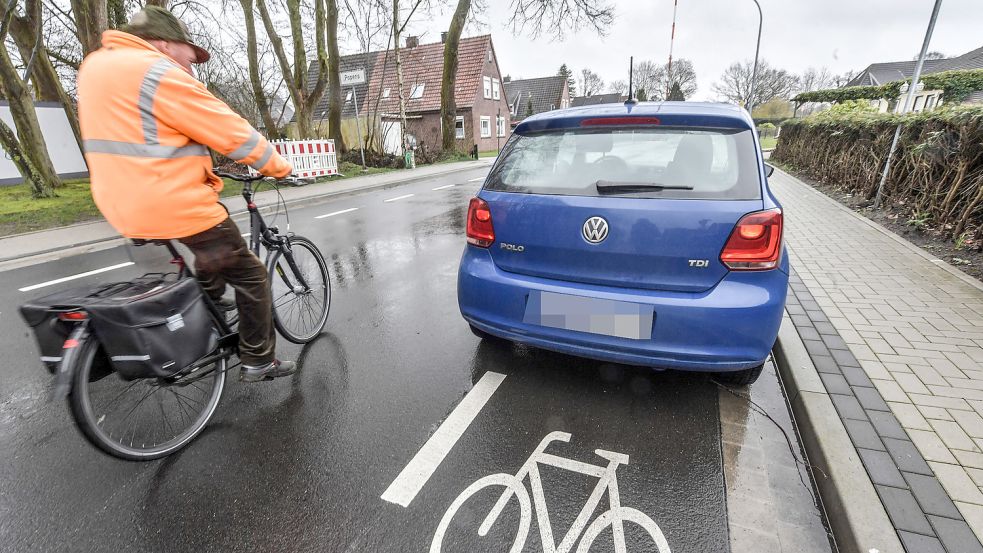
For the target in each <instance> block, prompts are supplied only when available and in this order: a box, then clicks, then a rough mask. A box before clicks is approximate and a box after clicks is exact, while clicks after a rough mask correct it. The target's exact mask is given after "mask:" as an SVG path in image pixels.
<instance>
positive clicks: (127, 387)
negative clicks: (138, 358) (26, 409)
mask: <svg viewBox="0 0 983 553" xmlns="http://www.w3.org/2000/svg"><path fill="white" fill-rule="evenodd" d="M77 347H78V348H79V351H78V354H77V357H76V359H77V362H76V363H75V366H74V367H69V370H71V371H73V374H74V377H73V386H72V393H71V395H70V396H69V405H70V407H71V412H72V417H73V418H74V419H75V423H76V425H77V426H78V427H79V430H81V431H82V435H83V436H85V438H86V439H87V440H88V441H89V442H90V443H92V445H94V446H96V447H98V448H99V449H101V450H102V451H104V452H106V453H108V454H109V455H112V456H113V457H118V458H120V459H126V460H129V461H149V460H152V459H159V458H161V457H165V456H167V455H170V454H171V453H174V452H175V451H177V450H179V449H181V448H182V447H184V446H186V445H188V443H190V442H191V440H193V439H194V438H195V437H196V436H198V434H200V433H201V431H202V430H204V428H205V425H207V424H208V421H209V420H210V419H211V418H212V415H214V414H215V410H216V408H217V407H218V403H219V400H220V399H221V398H222V390H223V389H224V388H225V369H226V362H227V361H226V359H225V358H222V359H220V360H218V361H215V362H214V363H211V364H208V365H204V366H202V367H200V368H198V369H197V370H195V371H193V372H190V373H188V374H186V375H184V376H181V377H180V378H177V379H174V380H172V381H165V380H164V379H156V378H153V379H151V378H148V379H138V380H125V379H123V378H122V377H120V376H119V374H117V373H116V372H115V371H113V370H112V367H111V365H110V364H109V360H108V359H106V357H105V354H104V353H103V352H102V351H101V348H100V345H99V342H98V341H97V340H96V339H95V338H94V337H89V338H88V339H84V340H81V341H80V343H79V345H78V346H77Z"/></svg>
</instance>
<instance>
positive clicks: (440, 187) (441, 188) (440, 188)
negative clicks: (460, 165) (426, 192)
mask: <svg viewBox="0 0 983 553" xmlns="http://www.w3.org/2000/svg"><path fill="white" fill-rule="evenodd" d="M455 186H457V185H456V184H445V185H444V186H438V187H437V188H431V189H430V190H444V189H446V188H454V187H455Z"/></svg>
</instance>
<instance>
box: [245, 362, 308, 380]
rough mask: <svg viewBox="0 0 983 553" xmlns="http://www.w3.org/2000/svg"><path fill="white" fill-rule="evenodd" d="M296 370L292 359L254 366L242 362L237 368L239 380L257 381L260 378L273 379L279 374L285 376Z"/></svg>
mask: <svg viewBox="0 0 983 553" xmlns="http://www.w3.org/2000/svg"><path fill="white" fill-rule="evenodd" d="M296 370H297V364H296V363H294V362H293V361H280V360H276V361H273V362H272V363H267V364H266V365H260V366H258V367H257V366H254V365H246V364H243V365H242V368H241V369H239V380H241V381H242V382H259V381H261V380H273V379H274V378H278V377H281V376H287V375H291V374H293V373H294V371H296Z"/></svg>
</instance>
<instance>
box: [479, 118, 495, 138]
mask: <svg viewBox="0 0 983 553" xmlns="http://www.w3.org/2000/svg"><path fill="white" fill-rule="evenodd" d="M479 125H480V129H481V138H491V135H492V130H491V116H490V115H482V116H481V119H480V122H479Z"/></svg>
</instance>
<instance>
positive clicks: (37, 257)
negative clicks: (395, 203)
mask: <svg viewBox="0 0 983 553" xmlns="http://www.w3.org/2000/svg"><path fill="white" fill-rule="evenodd" d="M482 167H483V166H469V167H457V168H453V169H448V170H446V171H440V172H435V173H429V174H427V175H418V176H414V177H409V178H406V179H402V180H396V181H391V182H382V183H377V184H373V185H368V186H365V187H362V188H353V189H351V190H343V191H335V192H330V191H327V192H324V193H323V194H315V195H313V196H307V197H303V198H295V199H292V200H287V201H286V202H283V203H278V204H276V205H273V206H263V207H261V208H260V212H262V213H263V214H267V213H269V212H271V211H273V210H275V209H276V208H277V207H278V206H280V205H286V206H288V207H289V206H292V205H296V204H300V203H305V204H307V205H318V204H321V203H324V202H326V201H328V200H332V199H335V198H339V197H344V196H350V195H354V194H360V193H362V192H369V191H375V190H386V189H388V188H396V187H399V186H403V185H405V184H411V183H414V182H419V181H421V180H427V179H430V178H433V177H442V176H445V175H450V174H452V173H460V172H464V171H471V170H474V169H480V168H482ZM489 167H490V165H489ZM246 213H248V211H247V210H246V209H240V210H236V211H230V212H229V217H231V218H233V219H235V218H237V217H241V216H242V215H245V214H246ZM85 224H91V221H90V222H87V223H76V224H74V225H68V226H65V227H57V228H71V227H73V226H79V225H85ZM50 230H55V229H45V230H38V231H32V232H28V233H21V234H18V235H14V236H22V235H26V234H40V233H42V232H46V231H50ZM5 238H10V237H5ZM124 243H126V239H125V238H123V237H122V236H119V235H114V236H109V237H106V238H99V239H96V240H89V241H87V242H79V243H77V244H71V245H68V246H64V247H60V248H50V249H47V250H43V251H39V252H35V253H33V254H31V255H27V256H19V257H4V258H0V271H6V270H10V269H17V268H20V267H26V266H29V265H36V264H38V263H44V262H46V261H51V260H53V259H60V258H62V257H68V256H72V255H78V254H83V253H91V252H95V251H100V250H105V249H109V248H114V247H116V246H119V245H121V244H124Z"/></svg>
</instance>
